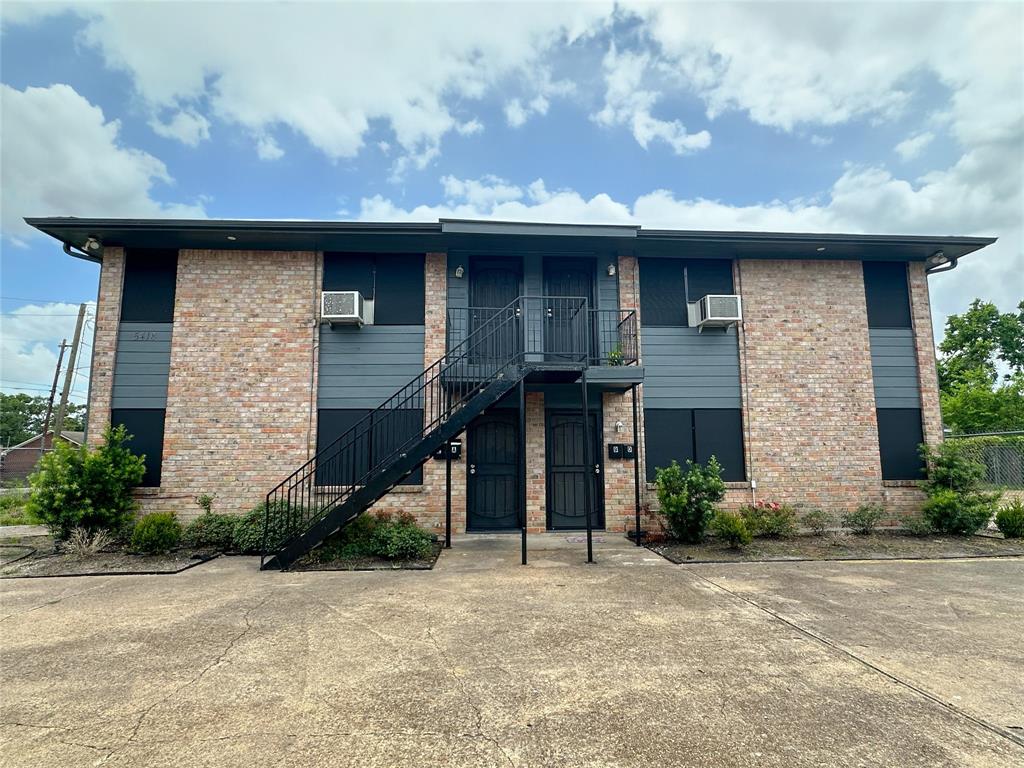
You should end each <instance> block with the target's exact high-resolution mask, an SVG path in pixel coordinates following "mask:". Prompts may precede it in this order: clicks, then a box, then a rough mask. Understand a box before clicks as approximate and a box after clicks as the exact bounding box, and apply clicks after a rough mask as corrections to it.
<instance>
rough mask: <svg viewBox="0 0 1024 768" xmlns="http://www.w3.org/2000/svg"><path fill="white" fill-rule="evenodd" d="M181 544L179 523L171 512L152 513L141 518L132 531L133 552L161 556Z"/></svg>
mask: <svg viewBox="0 0 1024 768" xmlns="http://www.w3.org/2000/svg"><path fill="white" fill-rule="evenodd" d="M180 542H181V523H179V522H178V519H177V518H176V517H175V516H174V513H173V512H153V513H151V514H148V515H146V516H145V517H143V518H141V519H140V520H139V521H138V522H137V523H136V524H135V530H134V531H132V541H131V548H132V551H133V552H141V553H143V554H146V555H162V554H164V553H166V552H170V551H171V550H172V549H174V548H175V547H177V546H178V544H179V543H180Z"/></svg>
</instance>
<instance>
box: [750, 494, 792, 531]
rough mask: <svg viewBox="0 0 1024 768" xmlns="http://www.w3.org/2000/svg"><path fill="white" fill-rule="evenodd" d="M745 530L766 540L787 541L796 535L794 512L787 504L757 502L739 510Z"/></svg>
mask: <svg viewBox="0 0 1024 768" xmlns="http://www.w3.org/2000/svg"><path fill="white" fill-rule="evenodd" d="M740 515H742V516H743V520H744V522H746V524H747V529H748V530H749V531H750V533H751V535H753V536H763V537H764V538H766V539H787V538H789V537H790V536H795V535H796V510H795V509H793V508H792V507H791V506H789V505H788V504H779V503H778V502H775V501H759V502H757V503H756V504H754V505H752V506H746V507H743V509H741V510H740Z"/></svg>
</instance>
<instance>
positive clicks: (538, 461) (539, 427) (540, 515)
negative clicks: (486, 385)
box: [526, 392, 548, 533]
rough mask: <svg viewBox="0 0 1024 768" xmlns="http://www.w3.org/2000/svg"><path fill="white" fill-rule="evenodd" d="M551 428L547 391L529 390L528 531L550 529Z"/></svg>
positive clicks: (527, 415) (527, 458)
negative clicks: (547, 420)
mask: <svg viewBox="0 0 1024 768" xmlns="http://www.w3.org/2000/svg"><path fill="white" fill-rule="evenodd" d="M546 445H547V430H546V429H545V423H544V393H543V392H527V393H526V531H527V533H540V532H542V531H545V530H547V525H548V519H547V510H548V500H547V461H546V455H547V454H546Z"/></svg>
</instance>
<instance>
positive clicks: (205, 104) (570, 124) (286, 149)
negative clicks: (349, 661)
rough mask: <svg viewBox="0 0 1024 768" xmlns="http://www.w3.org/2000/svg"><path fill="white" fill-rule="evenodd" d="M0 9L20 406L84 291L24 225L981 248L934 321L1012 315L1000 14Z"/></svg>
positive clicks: (1008, 16) (1006, 59)
mask: <svg viewBox="0 0 1024 768" xmlns="http://www.w3.org/2000/svg"><path fill="white" fill-rule="evenodd" d="M2 13H3V26H2V31H0V36H2V53H0V55H2V61H0V64H2V83H3V86H2V87H3V90H2V94H0V98H2V107H3V111H2V128H3V136H2V152H3V167H2V173H3V179H2V182H3V184H2V193H3V199H2V204H3V205H2V209H3V218H2V241H0V243H2V249H3V251H2V263H0V268H2V272H0V278H2V291H0V294H2V296H3V299H2V311H3V313H4V315H3V336H4V339H3V358H2V363H3V370H2V371H0V377H2V386H3V389H4V390H5V391H18V390H19V388H20V390H21V391H28V392H32V393H35V392H36V391H37V390H40V389H45V388H46V387H47V386H48V384H49V380H50V378H51V376H52V371H53V366H54V363H55V359H56V344H57V343H58V342H59V340H60V338H61V336H62V335H70V332H71V326H72V325H73V322H74V318H73V317H72V316H71V315H73V313H74V310H75V305H76V304H77V303H78V302H80V301H91V300H92V299H93V298H94V297H95V291H96V281H97V272H98V270H97V268H96V267H95V266H93V265H90V264H86V263H84V262H81V261H78V260H72V259H69V258H67V257H66V256H64V255H63V254H62V253H61V251H60V247H59V245H58V244H57V243H55V242H53V241H51V240H49V239H47V238H44V237H41V236H38V235H36V234H34V233H33V231H31V230H28V229H27V228H25V227H24V225H23V224H21V223H20V218H21V217H23V216H38V215H80V216H91V215H101V216H161V215H169V216H197V217H212V218H217V217H225V218H232V217H238V218H308V219H339V218H341V219H357V218H362V219H412V220H416V219H419V220H434V219H436V218H437V217H438V216H444V215H460V216H479V217H493V218H504V219H543V220H556V221H588V222H612V223H618V222H632V223H640V224H643V225H647V226H657V227H675V228H687V229H702V228H706V229H772V230H793V231H862V232H898V233H927V234H965V235H967V234H971V235H995V236H999V237H1000V242H999V243H998V244H997V245H996V246H994V247H992V248H990V249H988V250H987V251H986V252H983V253H982V254H979V255H978V256H976V257H972V259H971V260H965V262H964V264H963V265H962V266H961V267H960V268H959V269H957V270H956V271H955V272H954V273H951V274H949V275H945V276H941V277H937V278H933V280H932V290H933V302H932V303H933V312H934V313H935V316H936V322H937V325H938V324H941V322H942V319H943V318H944V317H945V315H947V314H948V313H950V312H956V311H962V309H963V308H964V307H965V306H966V305H967V303H968V302H969V301H970V299H971V298H973V297H974V296H981V297H983V298H986V299H989V300H994V301H996V302H997V303H998V304H999V305H1000V307H1001V308H1002V309H1003V310H1004V311H1007V310H1009V309H1010V308H1011V307H1012V306H1013V305H1014V304H1016V302H1017V301H1019V300H1020V299H1021V297H1022V295H1024V278H1022V276H1021V275H1022V271H1024V256H1022V251H1021V247H1022V221H1021V219H1022V215H1024V214H1022V211H1024V194H1022V187H1024V179H1022V175H1024V171H1022V168H1024V104H1022V99H1024V96H1022V94H1024V83H1022V73H1024V62H1022V60H1021V46H1020V42H1019V33H1020V30H1021V29H1022V24H1024V21H1022V6H1020V5H1019V4H1009V3H1004V4H992V5H985V4H974V5H949V4H937V5H931V4H927V3H913V4H910V3H908V4H898V5H889V6H886V5H866V6H859V5H843V4H827V5H825V4H818V5H800V4H751V5H726V4H721V5H711V4H698V5H683V4H675V5H671V6H657V5H653V6H652V5H637V6H634V5H631V4H629V3H625V4H617V5H611V4H600V3H590V4H582V3H577V4H543V3H529V4H520V5H518V6H503V5H499V4H488V5H486V6H481V5H476V6H470V5H464V4H457V5H446V4H422V3H421V4H418V5H415V6H411V5H401V4H375V5H360V4H326V3H305V4H303V3H293V4H290V5H287V6H281V5H276V4H273V3H248V4H241V3H223V4H208V3H173V4H160V5H152V4H146V3H114V4H108V5H103V6H92V5H88V4H73V5H68V4H61V3H32V4H21V3H11V2H5V4H4V6H3V11H2ZM951 41H955V43H953V44H952V45H951ZM87 373H88V371H87V369H86V368H83V370H82V371H81V372H80V373H79V377H78V379H76V384H75V391H76V393H77V394H78V395H79V398H80V399H81V395H82V394H84V391H85V384H86V377H87Z"/></svg>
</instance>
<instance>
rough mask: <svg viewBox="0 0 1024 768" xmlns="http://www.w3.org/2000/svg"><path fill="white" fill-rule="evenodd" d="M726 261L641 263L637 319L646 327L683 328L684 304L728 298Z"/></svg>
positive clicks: (728, 264) (729, 279)
mask: <svg viewBox="0 0 1024 768" xmlns="http://www.w3.org/2000/svg"><path fill="white" fill-rule="evenodd" d="M732 292H733V284H732V262H731V261H729V260H728V259H651V258H642V259H640V318H641V320H642V321H643V324H644V325H647V326H676V327H684V326H686V325H687V324H688V323H687V320H686V304H687V302H695V301H698V300H700V298H701V297H703V296H707V295H708V294H731V293H732Z"/></svg>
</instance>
